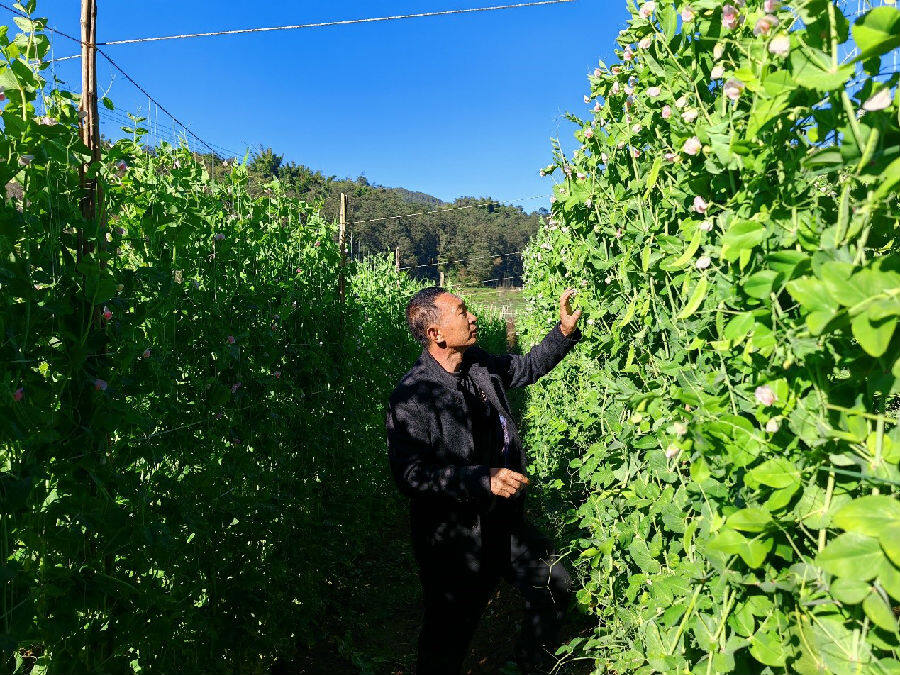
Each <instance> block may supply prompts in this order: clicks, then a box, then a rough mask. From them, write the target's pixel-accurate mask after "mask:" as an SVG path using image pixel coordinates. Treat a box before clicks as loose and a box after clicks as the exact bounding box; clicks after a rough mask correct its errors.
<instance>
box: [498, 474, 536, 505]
mask: <svg viewBox="0 0 900 675" xmlns="http://www.w3.org/2000/svg"><path fill="white" fill-rule="evenodd" d="M530 482H531V481H529V480H528V477H527V476H523V475H522V474H520V473H516V472H515V471H512V470H511V469H491V492H493V493H494V494H495V495H497V496H499V497H506V498H509V497H512V496H513V495H514V494H516V493H517V492H518V491H519V490H521V489H522V488H523V487H524V486H526V485H528V483H530Z"/></svg>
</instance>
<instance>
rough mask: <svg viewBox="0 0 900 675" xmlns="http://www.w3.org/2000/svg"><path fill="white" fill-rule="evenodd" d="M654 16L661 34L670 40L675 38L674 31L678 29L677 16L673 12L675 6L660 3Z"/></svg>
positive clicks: (669, 3) (668, 3)
mask: <svg viewBox="0 0 900 675" xmlns="http://www.w3.org/2000/svg"><path fill="white" fill-rule="evenodd" d="M656 15H657V17H658V18H659V25H660V26H662V29H663V33H665V34H666V37H667V38H669V39H670V40H671V39H672V38H673V37H675V31H676V30H677V29H678V14H677V13H676V12H675V6H674V5H673V4H672V3H671V2H665V3H662V4H661V5H660V7H659V9H658V10H657V12H656Z"/></svg>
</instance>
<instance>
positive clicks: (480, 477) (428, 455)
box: [387, 398, 491, 502]
mask: <svg viewBox="0 0 900 675" xmlns="http://www.w3.org/2000/svg"><path fill="white" fill-rule="evenodd" d="M415 408H416V406H415V404H414V399H410V398H407V399H405V400H401V401H396V402H395V401H392V402H391V403H390V404H389V405H388V411H387V442H388V459H389V460H390V465H391V473H392V474H393V476H394V481H395V482H396V483H397V486H398V487H399V488H400V492H401V493H403V494H405V495H406V496H408V497H424V496H433V497H449V498H451V499H455V500H456V501H460V502H484V501H487V500H488V499H490V497H491V476H490V468H489V467H487V466H482V465H471V466H456V465H440V464H438V463H437V462H436V461H435V457H434V451H433V450H432V448H431V445H430V443H429V440H428V433H427V428H426V427H425V424H426V421H425V420H426V419H427V418H428V417H430V415H423V414H422V412H423V411H421V410H416V409H415Z"/></svg>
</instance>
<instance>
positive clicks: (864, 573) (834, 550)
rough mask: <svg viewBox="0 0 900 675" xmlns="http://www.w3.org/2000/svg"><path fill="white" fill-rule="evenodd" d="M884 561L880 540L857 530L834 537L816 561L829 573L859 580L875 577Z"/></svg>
mask: <svg viewBox="0 0 900 675" xmlns="http://www.w3.org/2000/svg"><path fill="white" fill-rule="evenodd" d="M883 561H884V554H883V553H882V552H881V547H880V546H879V545H878V540H877V539H874V538H873V537H867V536H865V535H863V534H857V533H856V532H847V533H845V534H842V535H840V536H838V537H837V538H835V539H833V540H832V541H831V542H829V543H828V545H827V546H826V547H825V549H824V550H823V551H822V552H821V553H820V554H819V555H818V556H817V557H816V563H817V564H818V565H820V566H821V567H822V568H824V569H825V571H826V572H828V573H829V574H834V575H835V576H838V577H846V578H848V579H857V580H859V581H868V580H869V579H872V578H873V577H875V575H877V574H878V570H879V569H880V567H881V564H882V562H883Z"/></svg>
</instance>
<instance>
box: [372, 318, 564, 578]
mask: <svg viewBox="0 0 900 675" xmlns="http://www.w3.org/2000/svg"><path fill="white" fill-rule="evenodd" d="M580 338H581V332H580V331H579V330H578V328H576V329H575V330H574V331H573V332H572V334H571V335H569V336H568V337H566V336H564V335H563V334H562V331H561V330H560V324H559V323H557V324H556V326H554V328H553V329H552V330H551V331H550V332H549V333H548V334H547V336H546V337H545V338H544V339H543V340H542V341H541V342H540V343H539V344H537V345H535V346H534V347H533V348H532V349H531V351H529V352H528V354H526V355H524V356H519V355H516V354H503V355H499V356H498V355H494V354H490V353H488V352H486V351H484V350H483V349H481V348H480V347H478V346H477V345H476V346H472V347H470V348H469V349H467V350H466V351H465V353H464V355H463V360H464V367H468V368H469V374H470V375H471V377H472V379H473V380H474V381H475V383H476V384H477V385H478V386H479V387H480V388H481V390H482V391H484V392H485V394H487V396H488V400H489V401H490V403H491V404H492V405H493V406H494V408H495V409H496V410H497V411H498V412H499V413H500V414H502V415H504V416H505V417H506V418H507V420H509V435H510V451H509V458H510V463H509V468H511V469H512V470H514V471H518V472H520V473H523V472H524V470H523V467H524V461H523V457H522V442H521V439H520V438H519V434H518V430H517V429H516V426H515V423H514V422H513V420H512V415H511V414H510V409H509V401H508V400H507V398H506V390H507V389H510V388H512V387H523V386H525V385H529V384H532V383H534V382H536V381H537V380H538V379H539V378H540V377H541V376H543V375H545V374H547V373H548V372H550V371H551V370H552V369H553V368H554V366H556V364H557V363H559V362H560V361H561V360H562V358H563V357H564V356H565V355H566V354H567V353H568V352H569V351H570V350H571V349H572V347H573V346H574V345H575V343H576V342H578V340H579V339H580ZM457 382H458V380H457V378H455V377H454V376H453V375H451V374H450V373H448V372H447V371H446V370H445V369H444V368H443V366H441V364H439V363H438V362H437V361H436V360H435V359H434V357H433V356H431V354H430V353H429V352H428V350H427V349H425V350H423V351H422V355H421V356H420V357H419V359H418V360H417V361H416V363H415V364H414V365H413V367H412V369H411V370H410V371H409V372H408V373H407V374H406V375H405V376H404V377H403V379H402V380H401V381H400V384H399V385H398V386H397V388H396V389H395V390H394V392H393V393H392V394H391V397H390V402H389V405H388V411H387V420H386V421H387V442H388V458H389V461H390V467H391V473H392V475H393V477H394V480H395V481H396V483H397V485H398V487H399V488H400V492H402V493H403V494H405V495H407V496H408V497H410V498H411V502H410V518H411V527H412V539H413V549H414V551H415V553H416V557H417V559H418V561H419V563H420V564H421V565H429V566H433V565H435V564H439V565H440V566H441V567H442V568H444V569H454V570H457V571H463V572H465V571H470V572H477V571H478V570H479V569H481V567H482V561H483V558H484V556H486V555H487V554H488V550H489V549H490V550H493V549H491V547H492V546H494V545H497V546H500V547H501V549H500V550H502V546H503V545H504V535H506V537H505V539H506V545H507V546H508V531H509V528H510V527H513V526H515V525H516V524H518V523H520V522H521V520H522V513H523V506H524V495H525V491H524V490H522V491H520V492H519V493H518V494H517V495H516V496H515V497H512V498H509V499H505V498H503V497H497V496H496V495H494V494H493V493H492V492H491V488H490V469H491V468H492V467H490V466H487V465H479V464H473V463H472V462H473V452H474V443H473V439H472V425H471V421H470V420H469V418H468V415H467V408H466V404H465V399H464V398H463V394H462V392H461V391H459V390H458V388H457Z"/></svg>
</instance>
